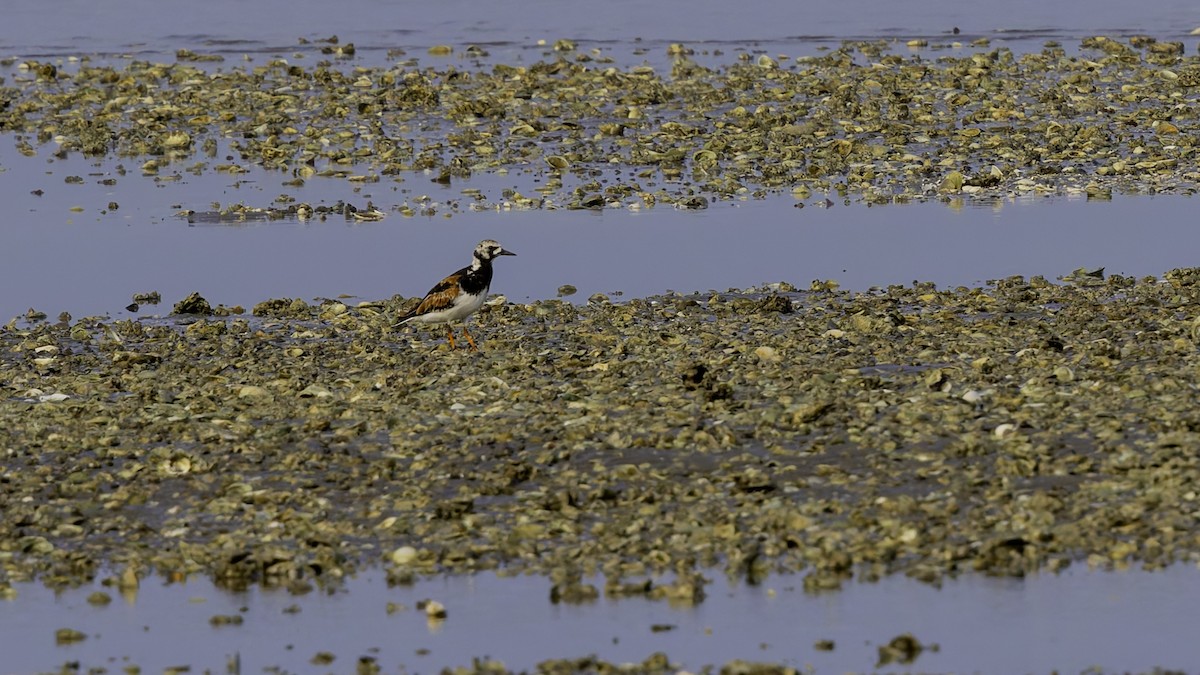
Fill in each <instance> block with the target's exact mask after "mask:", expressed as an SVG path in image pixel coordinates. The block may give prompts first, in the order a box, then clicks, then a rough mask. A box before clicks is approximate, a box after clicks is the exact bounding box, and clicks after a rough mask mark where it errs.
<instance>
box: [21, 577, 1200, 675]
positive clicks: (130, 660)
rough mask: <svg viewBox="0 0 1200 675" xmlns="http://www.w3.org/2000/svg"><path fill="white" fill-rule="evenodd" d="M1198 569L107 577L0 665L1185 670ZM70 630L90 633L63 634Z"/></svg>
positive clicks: (43, 597)
mask: <svg viewBox="0 0 1200 675" xmlns="http://www.w3.org/2000/svg"><path fill="white" fill-rule="evenodd" d="M1198 574H1200V573H1198V572H1197V570H1196V569H1195V568H1193V567H1189V566H1184V565H1179V566H1175V567H1173V568H1170V569H1167V570H1165V571H1159V572H1141V571H1124V572H1095V571H1091V572H1090V571H1086V570H1084V569H1082V568H1072V569H1068V570H1067V571H1066V572H1064V573H1062V574H1060V575H1057V576H1054V575H1045V576H1034V577H1029V578H1026V579H1023V580H1016V579H990V578H985V577H977V576H967V577H964V578H960V579H957V580H951V581H948V582H947V583H946V584H945V585H944V587H943V588H941V589H940V590H938V589H936V588H933V587H931V586H927V585H925V584H922V583H919V582H916V581H913V580H910V579H906V578H888V579H885V580H883V581H881V582H879V583H875V584H849V585H847V586H846V587H845V589H844V590H843V591H841V592H838V593H833V594H828V595H818V596H812V595H805V594H804V593H803V592H802V591H801V590H800V586H801V584H800V578H799V577H788V576H784V577H772V578H770V579H768V581H767V583H765V584H763V585H762V586H761V587H746V586H741V585H730V584H729V583H727V582H726V580H725V579H724V577H722V576H721V575H720V574H719V573H714V575H713V576H714V582H713V584H712V585H711V586H710V588H709V593H708V597H707V599H706V600H704V602H703V603H701V604H699V605H697V606H695V607H692V608H687V609H681V608H672V607H671V606H669V605H668V604H666V603H665V602H652V601H648V600H641V599H626V600H621V601H608V600H604V599H601V600H599V601H597V602H595V603H590V604H582V605H565V604H559V605H554V604H551V603H550V601H549V589H550V583H549V582H548V581H547V580H546V579H543V578H540V577H518V578H499V577H496V576H494V575H491V574H481V575H475V576H468V577H454V578H439V579H432V580H427V581H422V582H420V583H418V584H416V585H415V586H412V587H398V588H387V586H386V583H385V581H384V577H383V575H382V574H379V573H369V574H364V575H362V576H360V577H358V578H356V579H351V580H349V581H348V582H347V583H346V585H345V587H344V588H342V589H341V590H338V591H336V592H330V593H326V592H320V591H316V592H313V593H310V594H307V595H301V596H295V595H291V594H289V593H287V592H286V591H283V590H252V591H250V592H246V593H228V592H222V591H219V590H217V589H215V588H214V587H213V586H212V585H211V584H209V583H208V582H206V581H203V580H192V581H190V582H188V583H186V584H174V585H160V584H158V583H157V582H154V581H150V580H145V581H143V583H142V587H141V589H140V591H139V592H138V593H137V594H136V596H133V597H134V599H133V600H122V599H121V598H119V597H115V596H116V593H115V591H113V590H108V589H103V590H106V591H107V592H108V593H110V594H111V595H113V596H114V601H113V602H112V603H111V604H108V605H94V604H89V603H88V601H87V597H88V595H89V594H91V593H93V592H94V591H96V590H98V589H100V587H97V588H81V589H75V590H70V591H66V592H63V593H60V594H58V595H55V594H54V593H53V592H51V591H49V590H47V589H45V588H43V587H41V586H38V585H34V584H20V585H18V596H17V598H16V599H15V600H11V601H9V602H6V603H5V604H4V611H2V612H0V635H4V636H5V640H6V642H8V643H9V644H21V645H24V646H25V648H24V649H21V650H16V651H15V652H14V651H11V650H6V654H5V672H14V673H16V672H32V671H34V670H37V669H49V668H52V667H56V666H58V665H61V664H62V663H64V662H67V661H77V662H79V663H80V665H81V666H82V667H83V668H87V667H94V666H104V667H124V666H126V665H138V666H140V667H141V668H143V669H145V670H150V671H155V670H159V669H163V668H167V667H172V666H181V665H187V666H190V667H191V668H192V670H193V672H198V671H201V670H202V669H204V668H210V669H213V670H214V671H217V672H223V671H224V669H225V667H226V663H227V662H229V661H230V659H234V658H236V659H239V660H240V663H241V668H242V672H260V671H261V669H263V668H269V667H278V668H282V669H285V670H289V671H292V672H304V671H307V670H308V669H309V668H310V667H311V663H312V659H313V658H314V657H315V656H316V655H317V654H318V653H323V654H325V655H327V656H330V655H331V656H332V657H333V658H334V661H333V664H334V665H333V666H332V667H333V669H334V670H339V671H343V672H344V671H345V670H346V669H348V668H349V667H351V665H349V664H354V663H356V662H357V661H358V659H359V658H360V657H369V658H371V659H374V660H376V662H377V663H378V664H379V665H380V666H381V667H382V668H383V670H384V671H394V670H395V669H396V668H397V667H400V666H402V665H403V666H406V667H408V668H410V669H411V668H417V669H421V670H433V669H436V668H441V667H445V666H462V665H470V662H471V658H472V657H484V656H486V657H491V658H493V659H498V660H500V661H502V662H503V663H504V664H505V665H506V666H507V667H508V668H510V669H528V668H532V667H533V666H535V665H536V664H537V663H538V662H540V661H542V660H545V659H551V658H578V657H582V656H586V655H589V654H595V655H597V656H599V657H601V658H603V659H605V660H608V661H611V662H628V661H641V660H643V659H645V658H646V657H647V656H649V655H650V654H652V653H653V652H656V651H662V652H665V653H666V654H667V655H668V656H670V657H671V659H672V661H673V662H674V663H677V664H678V665H679V666H681V667H685V668H687V669H689V670H692V671H695V670H697V669H699V668H700V667H702V666H703V665H706V664H724V663H726V662H728V661H730V660H733V659H748V660H757V661H770V662H775V663H785V664H789V665H792V666H797V667H803V666H805V665H812V666H813V667H815V668H816V669H817V670H818V671H820V672H829V671H845V670H855V671H862V670H870V669H872V668H874V667H875V665H876V663H877V660H878V659H879V647H880V646H882V645H886V644H887V643H888V642H889V641H890V640H892V639H893V638H895V637H897V636H899V635H901V634H904V633H911V634H912V635H913V636H914V637H916V638H917V639H918V640H919V641H920V642H921V643H923V644H925V645H926V646H929V645H932V644H936V645H938V647H937V649H936V651H934V650H928V649H927V650H925V651H923V652H921V653H920V655H919V656H918V657H917V660H916V662H915V664H913V667H915V668H918V669H920V670H932V671H942V672H945V671H977V670H979V669H983V670H986V671H989V672H1047V671H1049V670H1052V669H1059V670H1063V671H1066V672H1079V671H1081V670H1084V669H1086V668H1089V667H1092V666H1101V667H1103V668H1104V669H1105V670H1109V671H1119V670H1131V671H1142V670H1147V669H1150V668H1152V667H1155V666H1160V667H1169V668H1186V667H1188V666H1189V665H1191V659H1192V657H1193V656H1194V650H1193V647H1192V645H1193V643H1194V637H1195V636H1194V634H1193V633H1194V631H1193V624H1192V622H1191V620H1190V619H1191V617H1192V614H1193V608H1194V607H1195V605H1196V603H1197V602H1198V601H1200V590H1197V588H1200V586H1198V585H1197V584H1196V581H1197V575H1198ZM600 581H601V583H602V580H600ZM429 598H432V599H435V600H437V601H438V602H441V603H443V604H444V605H445V607H446V609H447V617H446V618H445V620H444V621H438V622H434V623H430V622H429V621H428V619H427V617H426V614H425V613H424V612H422V611H420V610H418V609H417V606H418V603H419V602H420V601H422V600H425V599H429ZM228 617H241V619H240V620H241V623H240V624H239V623H237V622H236V621H231V620H229V619H228ZM63 627H69V628H71V629H74V630H78V631H81V632H82V633H83V634H85V635H86V636H87V637H86V639H84V640H82V641H80V642H75V643H71V644H65V645H56V644H55V638H54V636H55V631H56V630H57V629H59V628H63ZM818 643H821V644H820V645H818ZM829 643H832V645H833V649H832V650H827V649H825V648H827V647H828V646H829ZM819 647H820V648H819ZM322 658H326V657H322Z"/></svg>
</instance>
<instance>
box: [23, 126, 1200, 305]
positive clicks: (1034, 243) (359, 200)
mask: <svg viewBox="0 0 1200 675" xmlns="http://www.w3.org/2000/svg"><path fill="white" fill-rule="evenodd" d="M0 161H3V165H4V166H5V167H6V168H8V171H7V172H5V173H0V177H2V178H3V179H2V180H0V203H4V204H6V205H7V206H6V209H5V210H6V212H7V214H6V217H5V222H4V227H3V238H4V242H5V245H4V246H3V247H0V288H3V289H4V290H3V291H0V319H3V320H7V319H9V318H11V317H13V316H16V315H18V314H21V313H24V312H26V311H27V310H29V309H30V308H34V309H37V310H40V311H42V312H45V313H46V314H48V315H49V316H50V317H51V318H53V317H55V316H57V315H58V313H59V312H63V311H67V312H70V313H71V314H72V315H73V316H75V317H81V316H87V315H96V314H108V315H110V316H113V317H123V316H129V315H130V314H129V313H128V312H127V311H126V310H125V306H126V305H128V304H129V303H130V301H131V299H132V296H133V294H135V293H145V292H148V291H158V292H160V293H161V294H162V297H163V305H161V306H159V307H157V308H155V307H149V306H147V307H143V308H142V309H141V311H140V315H143V316H144V315H148V314H156V313H166V312H169V311H170V310H171V304H172V303H175V302H178V301H179V300H182V299H183V298H184V297H185V296H187V295H188V294H189V293H191V292H193V291H197V292H199V293H200V294H201V295H203V296H204V297H205V298H206V299H208V300H209V301H210V302H211V303H213V304H214V305H215V304H217V303H220V304H224V305H231V306H232V305H242V306H243V307H245V308H246V309H247V311H249V309H250V308H251V307H253V305H254V304H255V303H258V302H261V301H263V300H267V299H270V298H279V297H300V298H303V299H305V300H308V301H311V300H313V299H314V298H322V297H326V298H330V297H338V296H339V295H348V296H351V298H353V299H354V301H358V300H380V299H385V298H389V297H391V296H392V295H393V294H396V293H400V294H402V295H405V296H414V295H420V294H422V293H424V292H425V291H426V290H428V288H429V287H430V286H431V285H432V284H433V283H434V282H435V281H436V280H437V279H440V278H441V277H442V276H444V275H445V274H448V273H449V272H451V271H453V270H455V269H457V268H458V267H460V266H462V265H465V264H466V263H467V262H469V256H470V251H471V249H472V248H473V247H474V245H475V243H476V242H477V241H479V240H480V239H482V238H484V237H494V238H496V239H499V240H500V241H501V242H502V243H503V244H504V245H505V246H506V247H508V248H511V249H512V250H514V251H516V252H517V253H518V254H519V255H518V257H516V258H511V259H505V260H503V261H501V262H500V263H499V264H498V266H497V271H496V279H495V281H494V283H493V286H492V290H493V292H496V293H503V294H505V295H506V296H508V298H509V299H510V300H513V301H518V302H521V301H528V300H538V299H545V298H552V297H555V295H556V294H557V291H558V288H559V287H560V286H562V285H564V284H571V285H573V286H575V287H576V288H577V289H578V294H577V295H575V296H574V298H573V299H575V300H584V299H586V298H587V297H588V296H589V295H591V294H593V293H614V292H619V293H622V294H624V296H625V297H643V296H646V295H650V294H657V293H663V292H665V291H668V290H673V291H677V292H681V293H691V292H696V291H700V292H704V291H708V290H713V289H715V290H726V289H728V288H745V287H748V286H755V285H760V284H764V283H772V282H778V281H786V282H789V283H792V284H795V285H796V286H798V287H801V288H806V287H807V286H808V285H809V283H810V282H811V281H813V280H815V279H822V280H824V279H834V280H837V281H838V282H839V283H841V284H842V286H843V287H844V288H847V289H851V290H865V289H868V288H870V287H872V286H886V285H888V284H909V283H912V282H913V281H914V280H920V281H932V282H935V283H937V284H938V285H940V286H958V285H967V286H973V285H980V284H983V283H985V282H986V281H988V280H989V279H998V278H1003V277H1006V276H1009V275H1014V274H1020V275H1025V276H1032V275H1035V274H1040V275H1044V276H1046V277H1047V278H1055V277H1057V276H1060V275H1064V274H1068V273H1070V272H1071V271H1072V270H1074V269H1076V268H1079V267H1087V268H1089V269H1092V268H1097V267H1105V268H1106V270H1107V272H1108V273H1110V274H1123V275H1133V276H1145V275H1158V274H1162V273H1163V272H1166V271H1167V270H1170V269H1172V268H1175V267H1189V266H1193V265H1195V264H1196V262H1197V259H1196V256H1195V255H1194V251H1196V250H1197V249H1200V229H1198V228H1197V227H1196V224H1195V221H1194V219H1193V218H1192V217H1191V216H1192V214H1193V212H1194V204H1193V202H1192V200H1191V198H1189V197H1183V196H1157V197H1147V196H1141V197H1122V196H1116V197H1114V198H1113V200H1112V201H1111V202H1095V201H1087V200H1086V199H1084V198H1082V197H1080V198H1029V199H1028V200H1021V201H1009V202H1005V203H1001V204H997V205H993V206H978V205H965V206H964V205H962V204H961V203H952V204H945V203H941V202H934V203H918V204H907V205H890V206H886V207H878V206H877V207H867V206H864V205H862V204H851V205H849V206H845V205H843V203H842V202H838V201H830V202H829V203H830V204H831V206H830V207H829V208H822V207H821V204H822V203H824V200H825V198H824V197H813V198H810V199H807V200H804V201H802V202H801V201H797V200H795V199H793V198H792V197H791V196H790V195H773V196H770V197H768V198H766V199H746V200H741V201H723V202H722V201H717V202H713V204H712V206H710V208H708V209H706V210H701V211H683V210H676V209H672V208H669V207H658V208H654V209H646V210H642V211H629V210H624V209H605V210H603V211H601V212H591V211H568V210H565V209H559V210H533V211H500V212H495V211H492V212H474V211H469V210H467V209H465V208H462V206H461V205H460V206H459V208H458V209H457V210H456V209H454V208H451V207H450V206H448V204H449V203H450V202H452V201H459V202H461V201H462V192H461V191H462V189H464V188H466V187H478V188H480V189H482V190H484V191H485V193H488V194H499V192H500V191H501V190H502V189H503V187H505V186H511V187H516V188H517V189H519V190H522V191H526V192H528V191H529V190H530V189H531V187H532V186H533V184H534V183H535V182H536V180H537V178H536V177H534V176H515V175H510V176H505V177H496V176H492V177H488V176H481V177H478V178H473V179H472V180H471V181H468V182H464V183H458V184H455V185H454V186H451V187H441V186H438V185H435V184H433V183H431V182H429V181H428V179H427V178H425V177H424V176H421V175H417V176H410V177H407V178H406V179H405V181H404V182H401V183H396V184H394V185H393V184H385V183H379V184H374V185H370V186H367V187H363V188H362V189H361V190H359V191H356V190H355V187H354V186H353V185H351V184H349V183H347V182H346V181H344V180H340V179H327V180H319V181H310V182H309V183H308V185H306V186H305V187H303V188H300V189H298V190H290V189H289V190H288V192H289V193H291V194H295V195H296V197H297V198H298V199H299V200H307V201H309V202H311V203H313V204H314V205H315V204H321V203H324V204H332V203H334V202H336V201H338V200H339V199H340V200H345V201H347V202H350V203H354V204H357V205H359V206H363V205H365V204H366V202H367V200H368V199H374V200H375V201H376V202H377V203H380V204H385V203H386V204H394V203H400V202H405V201H408V200H410V199H414V198H415V197H416V196H419V195H427V196H429V197H430V199H431V200H432V201H434V202H437V203H440V204H441V205H442V208H440V209H439V211H438V215H434V216H415V217H411V218H405V217H403V216H401V215H400V214H398V213H395V212H392V213H390V214H389V215H388V216H387V217H386V218H385V219H383V220H382V221H378V222H365V223H360V222H356V221H348V220H346V219H345V218H343V217H341V216H336V217H332V218H330V219H329V220H327V221H323V222H322V221H319V220H314V221H309V222H307V223H299V222H297V221H295V220H290V221H269V222H250V223H245V224H234V225H230V224H200V223H191V222H189V221H188V220H187V219H186V218H183V217H179V216H177V215H176V214H177V213H178V212H179V211H180V210H181V209H193V210H198V211H203V210H206V209H211V208H212V202H220V203H221V204H223V205H225V204H236V203H239V202H243V203H245V204H247V205H267V204H269V203H270V202H271V201H272V200H273V199H274V197H275V196H276V195H278V194H280V192H282V191H283V188H282V187H281V186H280V185H279V182H280V181H281V180H284V178H283V177H281V175H280V174H278V173H269V172H265V171H262V170H252V171H251V172H250V173H248V174H246V175H243V176H238V177H230V176H227V175H225V174H220V173H217V172H213V171H209V172H205V173H203V174H201V175H191V174H187V173H184V174H183V177H182V178H181V179H180V180H178V181H174V182H164V181H156V180H155V179H153V178H149V177H144V176H141V175H139V174H137V173H136V172H130V173H129V174H127V175H125V176H118V175H116V174H115V173H114V172H113V171H112V168H113V164H112V163H105V164H101V165H99V166H97V165H94V163H92V162H88V161H83V160H76V159H68V160H55V161H53V162H47V161H46V160H45V159H44V158H38V157H35V158H24V157H20V156H19V155H17V154H16V153H15V152H12V151H11V149H8V148H0ZM69 175H78V176H83V177H84V181H83V183H82V184H67V183H65V182H64V179H65V177H66V176H69ZM105 178H116V180H117V183H116V185H114V186H107V185H103V184H101V183H100V181H101V180H104V179H105ZM34 190H42V191H43V194H42V195H41V196H36V195H34V194H32V191H34ZM110 201H116V202H117V203H118V205H119V208H118V209H117V210H115V211H109V210H107V206H108V203H109V202H110ZM800 205H804V208H797V206H800ZM72 207H81V208H82V210H81V211H72V210H71V209H72ZM614 299H617V296H614Z"/></svg>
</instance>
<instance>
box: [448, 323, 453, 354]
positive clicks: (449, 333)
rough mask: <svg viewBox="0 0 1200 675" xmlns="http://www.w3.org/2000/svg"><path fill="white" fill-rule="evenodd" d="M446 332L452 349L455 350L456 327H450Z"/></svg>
mask: <svg viewBox="0 0 1200 675" xmlns="http://www.w3.org/2000/svg"><path fill="white" fill-rule="evenodd" d="M446 330H447V331H448V332H447V333H446V337H447V338H448V339H449V340H450V349H454V327H453V326H449V327H447V329H446Z"/></svg>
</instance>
